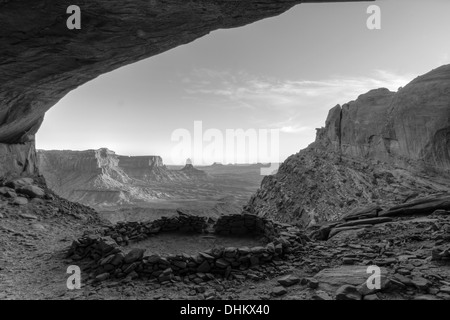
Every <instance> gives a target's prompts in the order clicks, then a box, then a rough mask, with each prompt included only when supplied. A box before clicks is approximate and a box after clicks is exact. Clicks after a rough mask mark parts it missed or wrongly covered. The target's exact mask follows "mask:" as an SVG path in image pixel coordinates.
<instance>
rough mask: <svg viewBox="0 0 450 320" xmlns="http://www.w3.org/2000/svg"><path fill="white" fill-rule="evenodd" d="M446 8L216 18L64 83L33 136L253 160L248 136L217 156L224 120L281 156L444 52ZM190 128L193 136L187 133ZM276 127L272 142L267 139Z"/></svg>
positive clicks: (404, 1)
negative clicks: (220, 23)
mask: <svg viewBox="0 0 450 320" xmlns="http://www.w3.org/2000/svg"><path fill="white" fill-rule="evenodd" d="M373 4H376V5H378V6H379V7H380V9H381V29H380V30H369V29H368V28H367V26H366V21H367V19H368V18H369V16H370V14H368V13H367V8H368V7H369V6H370V5H373ZM449 12H450V1H448V0H380V1H377V2H375V3H367V2H358V3H328V4H301V5H298V6H296V7H294V8H292V9H291V10H290V11H288V12H286V13H284V14H282V15H280V16H278V17H273V18H269V19H265V20H262V21H258V22H255V23H253V24H250V25H247V26H244V27H240V28H236V29H227V30H217V31H214V32H212V33H211V34H209V35H207V36H205V37H203V38H200V39H197V40H196V41H194V42H192V43H190V44H186V45H183V46H179V47H177V48H174V49H172V50H170V51H167V52H164V53H162V54H160V55H157V56H154V57H151V58H148V59H146V60H143V61H140V62H137V63H134V64H131V65H128V66H125V67H122V68H120V69H117V70H115V71H113V72H110V73H107V74H104V75H101V76H99V77H98V78H96V79H94V80H92V81H90V82H88V83H86V84H84V85H83V86H81V87H79V88H78V89H76V90H74V91H72V92H70V93H69V94H68V95H67V96H66V97H64V98H63V99H61V100H60V101H59V102H58V103H57V104H56V105H55V106H54V107H53V108H52V109H50V111H48V112H47V114H46V117H45V120H44V123H43V125H42V127H41V129H40V131H39V132H38V134H37V137H36V142H37V148H39V149H46V150H54V149H65V150H68V149H70V150H86V149H98V148H102V147H106V148H108V149H111V150H114V151H115V152H116V153H117V154H123V155H160V156H162V158H163V160H164V163H166V164H181V163H183V162H184V161H185V159H186V157H190V158H192V160H193V162H194V165H195V164H208V163H210V162H213V161H217V162H256V161H254V160H255V158H254V157H252V155H253V154H252V155H250V156H248V155H249V153H252V152H253V153H255V152H256V153H258V155H260V154H264V152H263V151H262V148H259V149H257V150H256V151H255V149H251V147H250V144H248V145H247V148H246V149H245V150H242V149H241V150H240V151H239V149H233V150H234V153H236V154H237V155H235V158H232V159H231V160H230V159H228V158H227V159H224V158H225V157H224V153H225V154H227V150H228V151H230V150H231V149H224V150H225V152H218V150H219V149H221V148H222V147H221V146H220V145H219V144H217V143H218V141H222V142H223V145H227V143H230V139H228V140H227V138H226V137H227V136H226V132H227V130H229V131H230V130H231V131H232V130H237V129H243V130H244V131H246V132H256V133H257V134H258V135H257V136H256V139H257V141H258V143H262V142H263V141H264V139H263V136H264V135H266V134H265V133H267V135H266V138H267V141H271V142H272V143H271V144H270V143H269V142H267V143H266V145H268V146H267V148H268V150H270V152H272V153H276V155H274V154H272V159H274V157H275V158H277V159H279V161H283V160H284V159H286V158H287V157H288V156H289V155H291V154H294V153H296V152H298V151H299V150H301V149H303V148H305V147H306V146H307V145H308V144H310V143H311V142H313V141H314V139H315V128H319V127H322V126H324V124H325V119H326V116H327V114H328V110H329V109H331V108H332V107H334V106H335V105H336V104H344V103H347V102H349V101H352V100H355V99H356V98H357V97H358V96H359V95H360V94H363V93H365V92H367V91H369V90H371V89H376V88H380V87H385V88H388V89H390V90H392V91H396V90H397V89H398V88H399V87H401V86H404V85H406V84H407V83H408V82H410V81H411V80H413V79H414V78H415V77H417V76H419V75H421V74H424V73H426V72H428V71H431V70H432V69H434V68H436V67H438V66H441V65H443V64H448V63H450V41H448V40H449V36H448V35H449V31H450V19H449V18H448V14H449ZM199 121H201V126H202V129H201V130H200V131H199V130H198V124H199ZM195 123H197V129H194V127H195ZM270 130H272V131H270ZM273 130H275V131H273ZM207 131H208V132H209V133H213V134H212V135H213V136H214V137H215V140H210V141H216V144H214V148H215V149H214V148H210V150H209V151H210V152H209V153H208V156H205V154H206V151H204V149H206V146H207V145H208V143H209V146H211V145H212V144H211V143H210V142H208V141H206V140H205V135H204V134H205V132H207ZM186 132H189V133H190V135H191V136H190V138H191V139H192V142H191V140H189V142H188V143H186V141H187V136H183V133H186ZM235 132H236V131H235ZM275 132H277V133H278V136H277V139H276V142H274V141H275V140H269V139H270V138H274V137H275ZM202 134H203V136H202ZM220 135H222V138H221V139H219V137H220ZM199 136H200V138H199ZM206 136H208V134H206ZM210 136H211V135H210ZM176 137H178V140H175V138H176ZM195 139H200V140H195ZM195 141H197V142H198V143H197V144H195V143H196V142H195ZM247 141H248V143H249V142H250V140H247ZM253 141H254V140H253ZM182 142H183V143H186V144H183V145H182ZM275 143H277V145H275ZM188 144H189V145H190V146H191V150H189V149H187V145H188ZM199 146H200V147H199ZM258 146H261V145H260V144H258ZM224 148H225V147H224ZM175 150H178V151H179V152H177V151H175ZM180 150H182V151H180ZM199 150H201V151H200V152H199ZM202 152H203V153H202ZM270 152H268V153H270ZM260 158H264V157H263V156H261V157H259V156H258V157H256V160H260ZM233 159H235V161H232V160H233ZM263 160H266V159H265V158H264V159H263ZM273 161H275V160H273ZM261 162H265V161H261Z"/></svg>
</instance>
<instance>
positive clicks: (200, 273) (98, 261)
mask: <svg viewBox="0 0 450 320" xmlns="http://www.w3.org/2000/svg"><path fill="white" fill-rule="evenodd" d="M212 222H213V221H212V219H207V218H205V217H199V216H193V215H185V214H182V213H180V214H179V216H175V217H162V218H161V219H158V220H154V221H148V222H122V223H118V224H116V225H114V226H111V227H108V228H106V229H104V230H100V231H99V232H98V233H97V234H87V235H84V236H83V237H81V238H80V239H78V240H75V241H74V242H73V243H72V246H71V247H70V249H69V251H68V257H70V258H72V260H74V261H80V260H83V261H86V262H88V263H87V265H85V266H84V272H88V273H89V278H90V279H91V280H92V281H93V282H100V281H103V280H106V279H111V278H116V279H123V278H127V277H128V278H131V279H135V278H142V279H153V280H154V281H158V282H160V283H162V284H165V283H169V282H171V280H173V279H176V280H181V278H182V277H188V279H189V280H191V281H193V282H198V283H200V282H203V281H207V280H210V279H214V278H216V277H220V278H224V279H228V278H230V277H231V278H233V275H234V274H235V273H238V274H239V273H240V274H242V272H245V271H246V270H249V269H250V268H252V267H254V266H257V265H260V264H266V263H269V262H272V261H275V260H281V259H283V256H284V254H286V253H289V252H291V251H292V250H296V249H298V248H299V247H301V246H303V245H304V244H305V242H306V241H308V238H307V237H306V236H304V235H303V233H301V232H300V230H299V229H298V228H296V227H293V226H291V225H288V224H283V223H278V222H275V221H272V220H270V219H266V218H264V217H259V216H256V215H252V214H247V213H246V214H233V215H225V216H222V217H220V218H219V219H218V220H217V222H215V223H214V224H212ZM160 232H192V233H208V232H212V233H215V234H220V235H243V234H247V235H248V234H253V235H257V236H261V237H262V240H263V241H264V243H265V245H261V246H257V247H240V248H235V247H226V248H211V249H209V250H207V251H203V252H199V253H198V254H196V255H188V254H177V255H172V254H168V255H166V256H164V257H163V256H160V255H156V254H151V253H150V254H148V255H146V254H144V253H145V250H144V249H138V248H135V249H132V250H131V251H129V252H128V253H125V252H124V250H123V248H122V246H124V245H128V244H129V243H132V242H139V241H142V240H145V239H148V238H150V237H152V236H154V235H156V234H158V233H160ZM236 277H238V276H237V275H236Z"/></svg>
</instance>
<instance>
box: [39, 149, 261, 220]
mask: <svg viewBox="0 0 450 320" xmlns="http://www.w3.org/2000/svg"><path fill="white" fill-rule="evenodd" d="M38 159H39V171H40V173H41V174H42V176H43V177H44V178H45V181H46V184H47V186H48V187H49V188H50V189H51V190H53V191H54V192H55V193H56V194H58V195H59V196H61V197H63V198H65V199H68V200H70V201H74V202H79V203H82V204H84V205H88V206H90V207H92V208H95V209H97V210H98V211H99V212H100V214H101V215H102V216H103V217H105V218H107V219H109V220H111V221H114V222H115V221H137V220H142V219H144V220H145V219H154V218H156V217H159V216H162V215H164V214H165V215H170V214H176V212H177V210H183V211H189V212H191V213H193V212H196V213H197V214H200V215H203V214H205V215H209V216H215V217H217V216H219V215H220V214H222V213H226V212H228V213H231V212H234V213H236V212H240V211H241V208H242V206H243V205H244V204H245V201H246V200H247V199H248V198H249V197H250V196H251V194H252V193H253V192H254V191H255V190H256V189H257V187H258V185H259V184H260V182H261V179H262V176H260V167H261V166H260V165H240V166H239V165H236V166H235V165H227V166H224V165H218V164H215V165H211V166H203V167H200V169H199V168H196V167H194V166H193V165H192V163H191V161H190V160H189V159H188V160H187V161H186V165H185V166H166V165H164V163H163V159H162V158H161V157H159V156H123V155H117V154H116V153H115V152H114V151H111V150H109V149H107V148H101V149H98V150H85V151H70V150H51V151H45V150H38Z"/></svg>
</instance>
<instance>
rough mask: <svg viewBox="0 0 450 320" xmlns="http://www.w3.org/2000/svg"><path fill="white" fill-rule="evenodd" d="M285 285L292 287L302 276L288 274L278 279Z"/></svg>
mask: <svg viewBox="0 0 450 320" xmlns="http://www.w3.org/2000/svg"><path fill="white" fill-rule="evenodd" d="M277 281H278V283H279V284H281V285H282V286H283V287H290V286H293V285H295V284H297V283H299V282H300V278H299V277H296V276H294V275H287V276H284V277H281V278H280V279H278V280H277Z"/></svg>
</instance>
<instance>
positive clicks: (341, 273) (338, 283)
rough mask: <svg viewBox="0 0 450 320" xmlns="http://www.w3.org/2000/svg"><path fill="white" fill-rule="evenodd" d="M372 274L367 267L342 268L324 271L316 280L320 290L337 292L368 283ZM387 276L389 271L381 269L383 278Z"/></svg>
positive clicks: (318, 274) (317, 275) (316, 276)
mask: <svg viewBox="0 0 450 320" xmlns="http://www.w3.org/2000/svg"><path fill="white" fill-rule="evenodd" d="M371 275H372V273H368V272H367V266H341V267H337V268H332V269H323V270H321V271H320V272H319V273H317V274H316V275H315V276H314V278H315V279H317V281H319V289H320V290H324V291H327V292H333V293H334V292H335V291H336V290H337V289H339V288H340V287H342V286H344V285H352V286H355V287H357V286H359V285H360V284H362V283H364V282H366V281H367V279H368V278H369V277H370V276H371ZM383 275H387V270H386V269H385V268H381V277H382V279H383Z"/></svg>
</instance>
